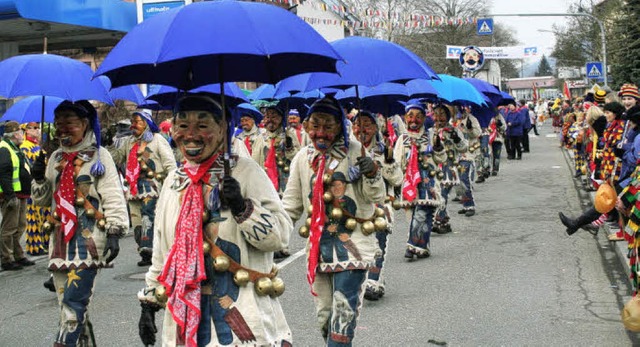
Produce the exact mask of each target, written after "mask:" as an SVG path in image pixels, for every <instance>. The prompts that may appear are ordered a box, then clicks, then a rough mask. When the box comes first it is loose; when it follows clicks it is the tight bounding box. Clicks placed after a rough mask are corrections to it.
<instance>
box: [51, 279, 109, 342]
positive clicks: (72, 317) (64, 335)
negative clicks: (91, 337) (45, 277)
mask: <svg viewBox="0 0 640 347" xmlns="http://www.w3.org/2000/svg"><path fill="white" fill-rule="evenodd" d="M97 273H98V269H73V270H65V271H54V272H53V283H54V284H55V286H56V292H57V294H58V304H59V305H60V323H59V330H58V334H57V337H56V342H55V344H54V347H61V346H76V345H77V344H78V342H79V340H80V339H81V338H86V334H87V333H88V332H87V331H86V325H87V322H88V317H87V308H88V306H89V302H90V301H91V298H92V297H93V288H94V286H95V279H96V274H97Z"/></svg>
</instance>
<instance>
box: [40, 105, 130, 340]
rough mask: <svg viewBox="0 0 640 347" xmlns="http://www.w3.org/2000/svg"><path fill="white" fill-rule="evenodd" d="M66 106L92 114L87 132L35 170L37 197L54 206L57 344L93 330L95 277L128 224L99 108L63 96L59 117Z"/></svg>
mask: <svg viewBox="0 0 640 347" xmlns="http://www.w3.org/2000/svg"><path fill="white" fill-rule="evenodd" d="M65 110H72V111H73V112H75V115H77V116H78V118H85V119H86V118H88V119H89V123H90V125H89V126H88V129H87V130H86V131H85V133H84V137H83V138H82V139H81V140H80V141H79V142H78V143H77V144H75V145H74V144H69V145H68V146H67V145H61V146H60V148H59V149H58V150H56V151H55V152H53V153H52V155H51V157H50V158H49V162H48V164H47V165H46V171H45V168H44V157H43V156H40V157H39V159H38V161H36V163H35V164H34V167H33V170H32V174H33V178H34V183H33V190H32V198H33V200H34V202H35V203H36V204H37V205H39V206H51V209H52V211H53V212H52V215H51V218H50V219H49V221H48V224H47V228H52V229H53V230H52V234H51V242H50V247H49V266H48V268H49V270H50V271H52V272H53V281H54V283H55V288H56V289H57V294H58V303H59V305H60V310H61V314H60V326H59V332H58V334H57V337H56V342H55V344H54V346H75V345H76V344H77V343H78V341H79V340H80V339H82V338H86V336H87V334H89V333H90V331H87V324H88V317H87V309H88V305H89V303H90V301H91V299H92V297H93V291H94V287H95V277H96V275H97V273H98V269H100V268H103V267H108V266H110V265H111V264H110V262H111V261H112V260H113V259H114V258H115V256H117V254H118V252H119V247H118V239H119V238H120V237H122V236H123V235H124V234H125V231H126V230H127V228H128V225H129V218H128V215H127V209H126V201H125V198H124V195H123V192H122V186H121V184H120V181H119V179H118V174H117V171H116V167H115V164H114V162H113V160H112V158H111V155H110V154H109V153H108V151H107V150H105V149H104V148H101V147H100V142H99V140H98V139H96V137H95V135H94V134H100V130H99V125H98V120H97V115H96V113H95V109H94V108H93V106H91V104H90V103H89V102H87V101H79V102H76V103H71V102H68V101H64V102H63V103H61V104H60V106H58V108H56V111H55V113H56V120H57V118H58V114H59V112H62V111H65ZM65 117H66V116H65ZM65 127H66V126H65ZM91 127H93V132H92V131H91ZM60 129H61V128H60V127H58V131H59V132H60V131H61V130H60ZM40 158H42V159H40ZM40 172H41V173H40ZM107 254H109V256H108V257H107Z"/></svg>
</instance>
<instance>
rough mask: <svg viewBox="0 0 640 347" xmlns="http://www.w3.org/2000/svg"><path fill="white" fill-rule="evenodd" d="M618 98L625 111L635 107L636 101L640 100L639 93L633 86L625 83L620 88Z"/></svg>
mask: <svg viewBox="0 0 640 347" xmlns="http://www.w3.org/2000/svg"><path fill="white" fill-rule="evenodd" d="M618 96H619V97H620V98H621V101H622V104H623V105H624V108H625V109H626V110H628V109H630V108H631V107H633V106H635V105H637V103H638V99H640V92H638V87H637V86H636V85H635V84H630V83H625V84H623V85H622V87H621V88H620V92H618Z"/></svg>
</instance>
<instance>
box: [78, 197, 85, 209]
mask: <svg viewBox="0 0 640 347" xmlns="http://www.w3.org/2000/svg"><path fill="white" fill-rule="evenodd" d="M76 206H78V207H82V206H84V198H83V197H78V198H76Z"/></svg>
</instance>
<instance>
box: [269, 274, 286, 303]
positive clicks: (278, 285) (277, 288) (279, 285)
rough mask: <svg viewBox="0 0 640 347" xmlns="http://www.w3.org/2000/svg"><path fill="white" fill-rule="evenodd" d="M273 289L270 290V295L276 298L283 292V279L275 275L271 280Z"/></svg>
mask: <svg viewBox="0 0 640 347" xmlns="http://www.w3.org/2000/svg"><path fill="white" fill-rule="evenodd" d="M271 285H272V287H273V290H272V291H271V297H272V298H277V297H279V296H280V295H282V294H283V293H284V281H283V280H282V278H280V277H276V278H274V279H272V280H271Z"/></svg>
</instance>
